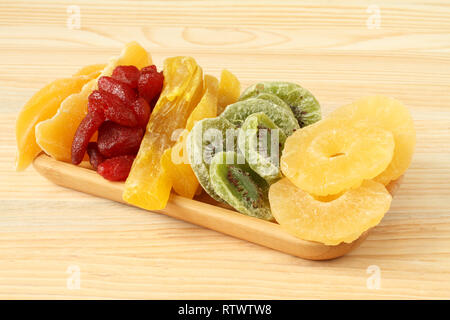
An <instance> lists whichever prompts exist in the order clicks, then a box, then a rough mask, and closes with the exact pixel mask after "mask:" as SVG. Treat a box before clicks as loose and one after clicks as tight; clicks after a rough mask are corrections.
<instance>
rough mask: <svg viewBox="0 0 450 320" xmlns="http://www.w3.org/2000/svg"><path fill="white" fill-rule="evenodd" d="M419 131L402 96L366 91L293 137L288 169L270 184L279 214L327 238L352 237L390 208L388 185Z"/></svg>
mask: <svg viewBox="0 0 450 320" xmlns="http://www.w3.org/2000/svg"><path fill="white" fill-rule="evenodd" d="M414 145H415V131H414V126H413V121H412V119H411V116H410V114H409V112H408V110H407V109H406V107H405V106H404V105H403V104H401V103H400V102H399V101H397V100H395V99H391V98H387V97H383V96H374V97H367V98H363V99H361V100H358V101H356V102H355V103H353V104H351V105H348V106H344V107H341V108H338V109H337V110H336V111H335V112H333V113H332V114H331V116H330V118H329V119H325V120H322V121H319V122H317V123H315V124H313V125H311V126H308V127H306V128H303V129H301V130H298V131H296V132H295V133H294V134H293V135H292V136H290V137H288V138H287V140H286V143H285V148H284V151H283V154H282V157H281V170H282V172H283V174H284V175H285V176H286V177H285V178H283V179H282V180H280V181H278V182H276V183H275V184H273V185H272V186H271V187H270V190H269V200H270V206H271V208H272V213H273V215H274V216H275V219H276V220H277V222H278V223H279V224H280V225H281V226H282V227H283V228H284V229H286V230H287V231H288V232H290V233H292V234H293V235H295V236H297V237H299V238H301V239H305V240H311V241H318V242H322V243H325V244H328V245H336V244H339V243H341V242H347V243H348V242H352V241H354V240H356V239H357V238H358V237H359V236H360V235H361V234H362V233H363V232H364V231H366V230H367V229H369V228H372V227H374V226H375V225H377V224H378V223H379V222H380V221H381V219H382V218H383V216H384V214H385V213H386V212H387V211H388V210H389V206H390V203H391V199H392V198H391V195H390V194H389V192H388V191H387V190H386V188H385V185H387V184H388V183H389V182H391V181H392V180H395V179H397V178H398V177H400V176H401V175H402V174H403V173H404V172H405V170H406V169H407V168H408V167H409V165H410V163H411V158H412V154H413V150H414Z"/></svg>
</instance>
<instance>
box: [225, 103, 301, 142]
mask: <svg viewBox="0 0 450 320" xmlns="http://www.w3.org/2000/svg"><path fill="white" fill-rule="evenodd" d="M258 112H263V113H265V114H266V116H268V117H269V118H270V119H271V120H272V121H273V122H274V123H275V124H276V125H277V126H278V127H279V128H280V129H281V130H283V133H284V134H285V135H286V136H290V135H291V134H292V133H293V132H294V131H295V130H296V129H299V124H298V122H297V120H296V119H295V117H294V116H293V114H292V113H290V112H288V111H287V110H285V109H284V108H282V107H280V106H278V105H276V104H274V103H272V102H269V101H267V100H262V99H255V98H251V99H247V100H245V101H238V102H236V103H233V104H230V105H229V106H228V107H227V108H226V109H225V111H224V112H223V113H222V114H221V115H220V117H221V118H225V119H227V120H228V121H230V122H231V123H232V124H234V125H235V126H237V127H241V126H242V124H243V123H244V121H245V119H247V117H248V116H249V115H252V114H254V113H258Z"/></svg>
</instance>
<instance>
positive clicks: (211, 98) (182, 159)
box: [161, 75, 219, 199]
mask: <svg viewBox="0 0 450 320" xmlns="http://www.w3.org/2000/svg"><path fill="white" fill-rule="evenodd" d="M218 87H219V81H218V80H217V78H216V77H213V76H210V75H205V79H204V93H203V97H202V99H201V100H200V102H199V103H198V105H197V106H196V107H195V109H194V110H193V111H192V113H191V115H190V116H189V118H188V120H187V122H186V130H184V131H183V132H182V134H181V135H180V138H179V139H178V140H177V143H176V144H175V145H174V146H173V147H172V148H169V149H167V150H166V151H165V152H164V155H163V157H162V160H161V164H162V166H163V168H164V170H166V171H167V173H168V174H169V175H170V177H171V179H172V182H173V186H172V187H173V190H174V191H175V192H176V193H177V194H179V195H181V196H183V197H186V198H189V199H192V198H193V197H194V195H195V193H196V191H197V188H198V186H199V182H198V180H197V177H196V176H195V174H194V172H193V171H192V168H191V165H190V164H189V157H188V155H187V150H186V138H187V135H188V134H189V131H191V129H192V127H193V126H194V124H195V122H197V121H199V120H202V119H204V118H213V117H215V116H216V115H217V94H218Z"/></svg>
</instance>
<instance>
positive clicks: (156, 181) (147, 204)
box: [123, 57, 203, 210]
mask: <svg viewBox="0 0 450 320" xmlns="http://www.w3.org/2000/svg"><path fill="white" fill-rule="evenodd" d="M163 72H164V86H163V90H162V92H161V95H160V97H159V99H158V102H157V103H156V106H155V108H154V109H153V112H152V114H151V116H150V120H149V122H148V125H147V129H146V133H145V135H144V138H143V140H142V142H141V147H140V148H139V152H138V155H137V157H136V159H135V161H134V163H133V167H132V168H131V171H130V174H129V176H128V179H127V180H126V182H125V190H124V193H123V199H124V200H125V201H126V202H128V203H130V204H133V205H135V206H138V207H141V208H144V209H148V210H159V209H163V208H164V207H165V206H166V204H167V201H168V199H169V195H170V190H171V188H172V181H171V178H170V176H169V174H168V173H167V172H166V170H164V169H163V167H162V165H161V158H162V156H163V154H164V152H165V151H166V150H167V149H168V148H170V147H172V146H173V145H174V144H175V141H174V140H173V139H172V133H173V132H174V131H175V130H177V129H184V128H185V127H186V122H187V119H188V117H189V115H190V114H191V112H192V110H193V109H194V107H195V106H196V105H197V104H198V102H199V101H200V98H201V96H202V92H203V72H202V69H201V68H200V66H199V65H198V64H197V63H196V62H195V60H194V59H193V58H191V57H173V58H168V59H166V60H165V61H164V71H163Z"/></svg>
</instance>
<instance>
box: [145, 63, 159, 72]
mask: <svg viewBox="0 0 450 320" xmlns="http://www.w3.org/2000/svg"><path fill="white" fill-rule="evenodd" d="M146 72H150V73H155V72H158V70H156V66H155V65H154V64H152V65H151V66H146V67H144V68H142V69H141V73H146Z"/></svg>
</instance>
